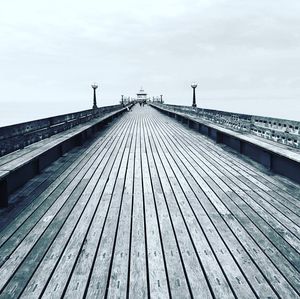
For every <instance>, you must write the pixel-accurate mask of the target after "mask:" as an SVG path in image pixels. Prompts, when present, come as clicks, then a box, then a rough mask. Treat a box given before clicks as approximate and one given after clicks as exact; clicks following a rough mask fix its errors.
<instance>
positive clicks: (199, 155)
mask: <svg viewBox="0 0 300 299" xmlns="http://www.w3.org/2000/svg"><path fill="white" fill-rule="evenodd" d="M181 142H182V139H181ZM185 149H186V147H185ZM198 157H200V155H198ZM187 163H188V161H187Z"/></svg>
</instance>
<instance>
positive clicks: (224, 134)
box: [151, 104, 300, 183]
mask: <svg viewBox="0 0 300 299" xmlns="http://www.w3.org/2000/svg"><path fill="white" fill-rule="evenodd" d="M151 106H152V107H154V108H156V109H157V110H159V111H160V112H162V113H164V114H166V115H168V116H170V117H173V118H175V119H177V120H179V121H181V122H183V123H185V124H187V125H188V126H189V127H190V128H193V129H195V130H197V131H198V132H199V133H201V134H203V135H206V136H207V137H209V138H211V139H213V140H214V141H215V142H216V143H222V144H225V145H227V146H229V147H231V148H233V149H234V150H236V151H237V152H239V153H240V154H243V155H245V156H248V157H250V158H251V159H253V160H254V161H256V162H258V163H260V164H262V165H263V166H265V167H266V168H267V169H269V170H271V171H272V172H274V173H277V174H280V175H283V176H286V177H288V178H290V179H292V180H294V181H296V182H297V183H300V151H299V150H298V149H293V148H288V147H287V146H284V145H281V144H278V143H275V142H272V141H268V140H266V139H262V138H259V137H256V136H253V135H250V134H248V133H247V132H244V133H243V132H236V131H233V130H230V129H227V128H224V127H221V126H218V125H216V124H214V123H211V122H209V121H206V120H203V119H201V118H199V117H195V116H192V115H189V114H186V113H184V112H183V113H182V112H179V111H174V110H170V109H167V108H165V107H163V106H161V105H159V106H158V105H155V104H151Z"/></svg>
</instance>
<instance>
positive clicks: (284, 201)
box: [0, 106, 300, 299]
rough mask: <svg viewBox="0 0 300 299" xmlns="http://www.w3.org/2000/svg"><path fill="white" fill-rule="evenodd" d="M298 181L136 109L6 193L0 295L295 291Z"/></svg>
mask: <svg viewBox="0 0 300 299" xmlns="http://www.w3.org/2000/svg"><path fill="white" fill-rule="evenodd" d="M299 187H300V186H299V185H297V184H295V183H293V182H291V181H289V180H287V179H285V178H281V177H279V176H274V175H272V174H271V173H268V172H267V171H266V170H264V169H263V168H262V167H259V166H257V165H256V164H255V163H253V162H250V161H248V160H247V159H246V158H241V157H240V156H239V155H238V154H235V153H234V152H232V151H230V150H228V149H227V148H226V147H224V146H220V145H216V144H215V143H214V142H212V141H211V140H209V139H208V138H206V137H204V136H202V135H200V134H197V133H196V132H194V131H193V130H191V129H188V128H187V127H185V126H183V125H182V124H180V123H178V122H177V121H176V120H174V119H171V118H168V117H167V116H165V115H163V114H160V113H159V112H158V111H156V110H155V109H153V108H151V107H148V106H145V107H139V106H135V107H134V108H133V111H132V112H128V113H126V114H125V115H124V116H123V117H122V118H119V119H118V120H116V121H115V122H114V123H113V124H112V125H110V126H109V127H108V128H106V129H105V130H104V131H103V132H102V133H101V134H100V135H99V136H98V137H97V138H96V139H95V140H93V141H91V142H89V144H88V146H86V145H85V146H83V147H80V148H77V149H74V150H72V151H71V152H69V153H68V154H65V155H64V156H63V157H62V158H60V159H59V160H58V161H57V162H55V163H53V164H52V165H51V166H50V167H48V168H47V169H46V170H45V171H43V172H42V173H41V174H40V175H39V176H37V177H35V178H34V179H32V180H31V181H29V182H28V183H27V184H26V185H25V186H24V187H23V188H22V189H20V190H18V191H17V192H16V193H14V194H13V195H12V196H11V199H10V202H16V207H10V208H8V209H6V210H2V211H1V213H0V216H1V218H2V219H1V222H0V227H2V230H1V232H0V298H18V297H21V298H40V297H43V298H61V297H66V298H147V297H148V298H149V297H151V298H247V299H248V298H284V299H285V298H300V274H299V271H300V254H299V253H300V230H299V226H300V188H299ZM18 198H22V201H21V203H22V204H21V208H18V204H17V203H18Z"/></svg>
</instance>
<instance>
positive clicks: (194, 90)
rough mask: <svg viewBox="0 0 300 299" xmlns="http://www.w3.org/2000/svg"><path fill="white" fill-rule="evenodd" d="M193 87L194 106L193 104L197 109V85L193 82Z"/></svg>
mask: <svg viewBox="0 0 300 299" xmlns="http://www.w3.org/2000/svg"><path fill="white" fill-rule="evenodd" d="M191 87H192V88H193V104H192V107H197V104H196V87H197V83H195V82H193V83H192V84H191Z"/></svg>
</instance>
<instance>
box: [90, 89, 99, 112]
mask: <svg viewBox="0 0 300 299" xmlns="http://www.w3.org/2000/svg"><path fill="white" fill-rule="evenodd" d="M91 86H92V88H93V89H94V104H93V109H97V108H98V107H97V101H96V89H97V88H98V85H97V83H94V84H92V85H91Z"/></svg>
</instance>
